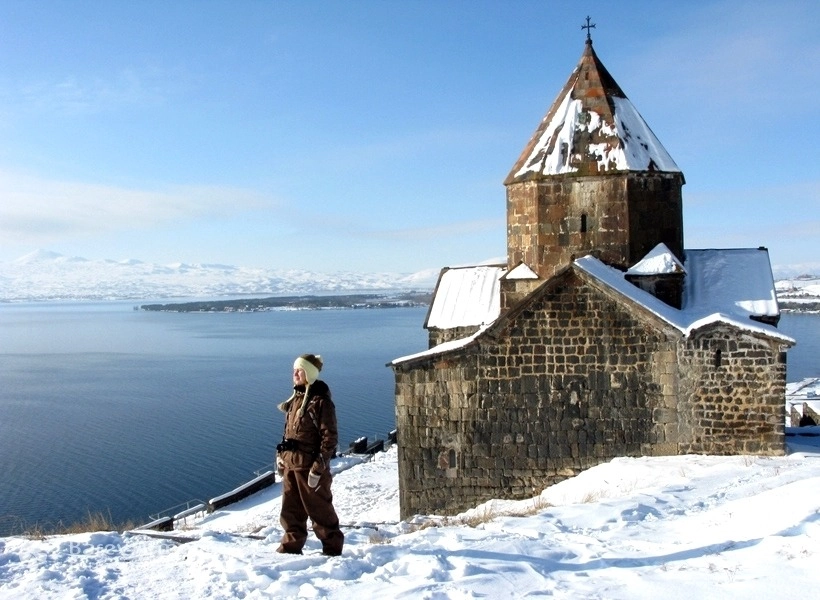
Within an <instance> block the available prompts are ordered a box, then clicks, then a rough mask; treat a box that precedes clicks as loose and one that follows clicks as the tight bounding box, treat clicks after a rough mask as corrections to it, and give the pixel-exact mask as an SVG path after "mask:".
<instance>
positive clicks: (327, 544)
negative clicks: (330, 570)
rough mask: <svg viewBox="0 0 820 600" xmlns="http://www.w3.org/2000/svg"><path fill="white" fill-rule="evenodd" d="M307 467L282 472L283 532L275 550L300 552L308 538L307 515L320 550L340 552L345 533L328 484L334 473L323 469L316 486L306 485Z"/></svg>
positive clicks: (329, 552) (336, 554) (335, 554)
mask: <svg viewBox="0 0 820 600" xmlns="http://www.w3.org/2000/svg"><path fill="white" fill-rule="evenodd" d="M307 478H308V471H294V470H292V469H285V473H284V475H283V476H282V512H281V513H280V515H279V522H280V523H281V524H282V529H284V530H285V534H284V535H283V536H282V542H281V543H280V544H279V548H278V552H287V553H290V554H300V553H301V552H302V548H303V547H304V545H305V542H306V541H307V519H308V517H310V520H311V521H312V522H313V532H314V533H315V534H316V537H317V538H319V540H320V541H321V542H322V552H323V553H324V554H329V555H332V556H338V555H339V554H341V553H342V546H343V545H344V540H345V536H344V534H343V533H342V531H341V529H339V517H338V516H336V510H335V509H334V508H333V494H332V493H331V491H330V484H331V482H332V480H333V477H332V476H331V474H330V469H325V472H324V473H322V476H321V478H320V479H319V485H318V487H317V488H316V489H315V490H312V489H310V488H309V487H308V484H307Z"/></svg>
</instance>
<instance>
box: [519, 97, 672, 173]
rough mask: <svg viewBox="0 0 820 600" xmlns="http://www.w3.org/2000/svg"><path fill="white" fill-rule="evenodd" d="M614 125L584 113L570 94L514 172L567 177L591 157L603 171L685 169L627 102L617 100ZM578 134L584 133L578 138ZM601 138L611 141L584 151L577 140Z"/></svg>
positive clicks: (598, 116) (597, 115) (625, 99)
mask: <svg viewBox="0 0 820 600" xmlns="http://www.w3.org/2000/svg"><path fill="white" fill-rule="evenodd" d="M612 101H613V103H614V105H615V122H614V123H611V122H607V121H606V120H605V119H604V118H602V117H601V115H599V114H598V113H596V112H594V111H591V110H585V108H584V104H583V102H582V101H581V100H573V99H572V97H571V94H570V93H567V94H566V95H565V96H564V98H563V99H562V101H561V103H560V104H559V106H558V110H557V111H556V113H555V114H554V115H553V118H552V120H551V121H550V122H549V123H548V124H547V125H546V127H545V128H544V131H543V133H542V134H541V136H540V138H539V139H538V142H537V143H536V144H535V146H534V147H533V148H532V152H531V153H530V155H529V157H528V158H527V160H526V161H525V162H524V165H523V166H522V167H521V168H520V169H519V170H518V171H516V173H515V177H521V176H522V175H526V174H527V173H535V174H539V175H563V174H567V173H575V172H576V171H578V168H577V167H576V166H573V163H574V162H576V160H577V158H576V159H575V160H573V159H574V157H578V156H579V155H580V156H584V155H590V156H593V157H595V159H596V162H597V163H598V172H600V173H603V172H606V171H650V170H652V171H669V172H678V171H680V169H679V168H678V166H677V165H676V164H675V161H674V160H672V157H671V156H670V155H669V153H668V152H667V151H666V149H665V148H664V147H663V145H662V144H661V143H660V140H658V138H657V137H655V134H654V133H652V130H651V129H650V128H649V126H648V125H647V124H646V122H645V121H644V120H643V117H641V115H640V114H639V113H638V111H637V110H636V109H635V106H634V105H633V104H632V102H630V101H629V99H628V98H616V97H613V98H612ZM579 133H581V134H583V135H578V134H579ZM599 137H602V138H604V139H605V140H606V141H603V142H598V143H589V144H588V147H587V148H584V147H579V146H578V145H577V144H576V143H574V141H575V140H579V139H580V140H589V139H590V138H599Z"/></svg>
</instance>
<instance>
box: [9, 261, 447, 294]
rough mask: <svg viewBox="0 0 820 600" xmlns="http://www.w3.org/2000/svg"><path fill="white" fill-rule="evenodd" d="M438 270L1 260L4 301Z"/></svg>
mask: <svg viewBox="0 0 820 600" xmlns="http://www.w3.org/2000/svg"><path fill="white" fill-rule="evenodd" d="M438 273H439V270H438V269H431V270H428V271H420V272H418V273H355V272H338V273H312V272H306V271H299V270H274V269H258V268H247V267H236V266H232V265H219V264H185V263H173V264H168V265H159V264H154V263H148V262H142V261H140V260H134V259H131V260H123V261H114V260H89V259H85V258H80V257H68V256H63V255H62V254H58V253H56V252H49V251H47V250H38V251H36V252H32V253H31V254H27V255H25V256H22V257H20V258H18V259H17V260H15V261H13V262H10V263H0V302H23V301H45V300H131V299H133V300H152V299H153V300H159V299H176V298H180V299H183V298H186V299H187V298H223V297H237V296H250V295H252V296H277V295H307V294H327V293H333V294H340V293H351V294H352V293H357V292H374V291H381V290H383V291H385V292H392V291H402V290H432V289H433V287H434V286H435V283H436V279H437V278H438Z"/></svg>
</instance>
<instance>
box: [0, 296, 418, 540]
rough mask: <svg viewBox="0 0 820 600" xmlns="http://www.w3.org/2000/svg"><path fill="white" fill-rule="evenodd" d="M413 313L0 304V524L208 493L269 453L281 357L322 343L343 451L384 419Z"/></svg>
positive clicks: (147, 509) (386, 427)
mask: <svg viewBox="0 0 820 600" xmlns="http://www.w3.org/2000/svg"><path fill="white" fill-rule="evenodd" d="M425 314H426V309H424V308H394V309H373V310H320V311H287V312H284V311H275V312H258V313H219V314H200V313H186V314H178V313H159V312H145V311H134V310H132V306H131V305H130V304H123V303H100V304H88V303H85V304H49V305H3V306H0V340H2V341H1V342H0V382H1V384H0V385H2V389H0V474H2V475H1V476H0V535H3V534H8V532H10V531H19V530H20V527H21V525H23V524H31V523H35V522H37V523H40V524H43V525H45V526H49V525H50V524H55V523H59V522H62V523H72V522H76V521H79V520H82V519H83V518H85V517H86V516H87V514H88V512H89V511H91V512H104V513H106V514H107V513H108V512H109V511H110V514H111V517H112V519H113V520H114V521H115V522H121V521H125V520H129V519H134V520H136V521H138V522H146V521H147V520H148V516H149V515H151V514H156V513H159V512H161V511H163V510H165V509H168V508H170V507H172V506H175V505H178V504H179V503H181V502H186V501H188V500H191V499H199V500H208V499H209V498H212V497H214V496H217V495H219V494H222V493H224V492H226V491H229V490H230V489H233V488H234V487H236V486H237V485H239V484H241V483H244V482H245V481H247V480H249V479H251V478H252V477H253V476H254V472H255V471H256V470H258V469H261V468H262V467H264V466H265V465H268V464H270V463H271V461H272V460H273V456H274V447H275V445H276V443H277V442H278V441H279V440H280V439H281V436H282V429H283V423H284V421H283V415H282V413H280V412H279V411H278V410H277V409H276V404H278V403H279V402H281V401H282V400H285V399H286V398H287V397H288V396H289V395H290V393H291V388H292V381H291V375H292V365H293V359H294V358H295V357H296V356H297V355H299V354H301V353H303V352H314V353H318V354H322V355H323V357H324V359H325V367H324V369H323V370H322V376H321V377H322V379H323V380H325V381H326V382H327V383H328V384H329V385H330V387H331V391H332V393H333V398H334V402H335V404H336V407H337V416H338V419H339V445H340V449H342V450H344V449H346V448H347V447H348V445H349V443H350V442H352V441H353V440H354V439H355V438H357V437H359V436H367V437H368V438H370V439H373V438H375V437H376V436H378V437H380V438H381V439H384V438H385V436H386V434H387V433H388V432H390V431H391V430H392V429H393V428H394V427H395V418H394V409H393V407H394V401H393V396H394V379H393V374H392V371H391V370H390V369H389V368H388V367H386V366H385V365H386V363H387V362H389V361H390V360H392V359H394V358H396V357H399V356H403V355H406V354H410V353H413V352H417V351H419V350H422V349H424V348H425V347H426V332H425V331H424V329H423V328H422V323H423V321H424V316H425Z"/></svg>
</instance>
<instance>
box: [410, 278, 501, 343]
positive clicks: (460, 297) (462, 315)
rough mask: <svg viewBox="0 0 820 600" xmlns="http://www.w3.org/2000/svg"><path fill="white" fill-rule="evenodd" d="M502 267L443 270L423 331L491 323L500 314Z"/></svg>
mask: <svg viewBox="0 0 820 600" xmlns="http://www.w3.org/2000/svg"><path fill="white" fill-rule="evenodd" d="M506 270H507V269H506V267H505V266H501V265H490V266H476V267H458V268H448V269H444V270H443V271H442V273H441V275H440V276H439V281H438V285H437V286H436V290H435V294H434V296H433V303H432V304H431V305H430V312H429V313H428V315H427V322H426V323H425V327H426V328H428V329H429V328H433V327H435V328H438V329H450V328H453V327H471V326H476V325H482V324H484V323H492V322H493V321H495V320H496V319H497V318H498V315H499V313H500V312H501V290H500V284H499V280H500V279H501V276H502V275H504V273H505V272H506Z"/></svg>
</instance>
